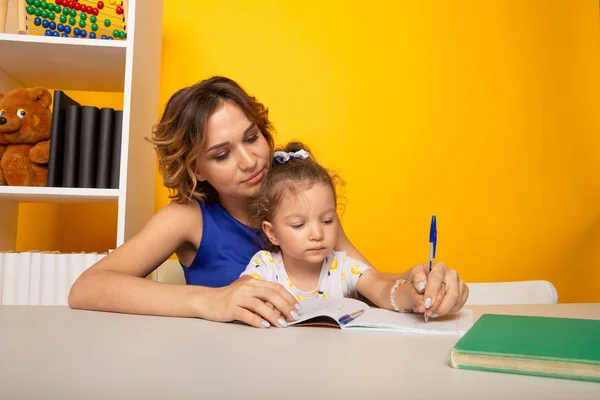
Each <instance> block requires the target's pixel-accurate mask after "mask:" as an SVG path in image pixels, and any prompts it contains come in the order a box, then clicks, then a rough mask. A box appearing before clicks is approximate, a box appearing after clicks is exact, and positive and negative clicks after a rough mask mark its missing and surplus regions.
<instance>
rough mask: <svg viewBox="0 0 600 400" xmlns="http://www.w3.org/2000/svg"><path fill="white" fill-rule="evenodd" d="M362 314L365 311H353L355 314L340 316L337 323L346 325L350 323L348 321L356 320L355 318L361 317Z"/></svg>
mask: <svg viewBox="0 0 600 400" xmlns="http://www.w3.org/2000/svg"><path fill="white" fill-rule="evenodd" d="M364 312H365V310H358V311H355V312H353V313H350V314H346V315H342V316H341V317H340V319H339V320H338V321H339V322H340V324H342V325H346V324H347V323H348V322H350V321H352V320H354V319H356V318H357V317H360V316H361V315H363V314H364Z"/></svg>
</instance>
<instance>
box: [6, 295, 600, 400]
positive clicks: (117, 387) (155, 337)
mask: <svg viewBox="0 0 600 400" xmlns="http://www.w3.org/2000/svg"><path fill="white" fill-rule="evenodd" d="M471 308H472V309H473V311H474V316H475V318H478V317H479V316H480V315H481V314H482V313H483V312H495V313H506V314H527V315H548V316H563V317H580V318H591V319H600V304H557V305H535V306H533V305H531V306H493V307H491V306H485V307H484V306H479V307H471ZM456 340H457V338H456V337H443V336H417V335H412V334H411V335H409V334H399V333H389V332H367V331H354V332H351V331H341V330H335V329H327V328H308V327H291V328H286V329H275V328H271V329H268V330H259V329H255V328H251V327H247V326H244V325H238V324H222V323H213V322H208V321H203V320H198V319H186V318H166V317H151V316H139V315H126V314H115V313H104V312H95V311H81V310H72V309H69V308H67V307H54V306H0V399H11V400H16V399H145V400H150V399H184V398H185V399H336V400H342V399H344V400H346V399H415V398H423V399H436V400H441V399H443V400H446V399H484V398H490V399H544V400H547V399H596V400H598V399H600V383H594V382H580V381H573V380H566V379H554V378H541V377H533V376H521V375H511V374H503V373H494V372H478V371H466V370H456V369H453V368H451V367H450V366H449V363H448V359H449V351H450V349H451V348H452V346H453V345H454V343H455V342H456Z"/></svg>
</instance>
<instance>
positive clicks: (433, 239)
mask: <svg viewBox="0 0 600 400" xmlns="http://www.w3.org/2000/svg"><path fill="white" fill-rule="evenodd" d="M436 247H437V223H436V219H435V215H434V216H433V217H431V225H430V226H429V272H431V269H432V268H433V259H434V258H435V250H436ZM424 317H425V323H427V320H428V319H429V317H428V316H427V309H425V313H424Z"/></svg>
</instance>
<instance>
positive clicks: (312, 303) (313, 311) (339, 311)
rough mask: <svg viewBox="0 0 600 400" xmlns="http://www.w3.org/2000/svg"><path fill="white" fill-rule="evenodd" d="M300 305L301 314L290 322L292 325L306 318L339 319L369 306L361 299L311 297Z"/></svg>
mask: <svg viewBox="0 0 600 400" xmlns="http://www.w3.org/2000/svg"><path fill="white" fill-rule="evenodd" d="M300 304H301V306H302V315H300V319H299V320H298V321H294V322H292V323H291V324H290V325H294V324H297V323H300V322H303V321H306V320H308V319H311V318H314V317H319V316H328V317H331V318H333V319H334V320H336V321H337V320H339V318H340V317H341V316H342V315H345V314H350V313H353V312H355V311H358V310H365V311H366V310H368V309H369V306H368V305H367V304H365V303H363V302H362V301H359V300H355V299H350V298H343V299H335V300H330V299H311V300H306V301H303V302H302V303H300Z"/></svg>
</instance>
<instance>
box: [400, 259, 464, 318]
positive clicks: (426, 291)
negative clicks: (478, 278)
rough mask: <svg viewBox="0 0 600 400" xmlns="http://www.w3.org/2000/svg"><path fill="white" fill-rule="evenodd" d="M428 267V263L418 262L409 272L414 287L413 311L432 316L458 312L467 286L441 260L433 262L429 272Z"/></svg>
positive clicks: (462, 303)
mask: <svg viewBox="0 0 600 400" xmlns="http://www.w3.org/2000/svg"><path fill="white" fill-rule="evenodd" d="M428 269H429V268H428V264H420V265H417V266H416V267H413V268H412V269H411V270H410V272H409V277H410V278H411V280H412V281H413V284H414V286H415V289H416V293H414V300H415V307H414V308H413V311H414V312H418V313H425V312H427V315H428V316H429V317H432V318H435V317H441V316H442V315H446V314H449V313H455V312H458V311H459V310H460V309H461V308H462V307H463V306H464V305H465V303H466V302H467V298H468V297H469V288H468V286H467V285H465V282H464V281H463V280H462V279H461V278H460V277H459V276H458V272H456V271H455V270H453V269H449V268H448V267H447V266H446V264H444V263H443V262H436V263H434V265H433V268H432V269H431V272H429V271H428Z"/></svg>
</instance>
